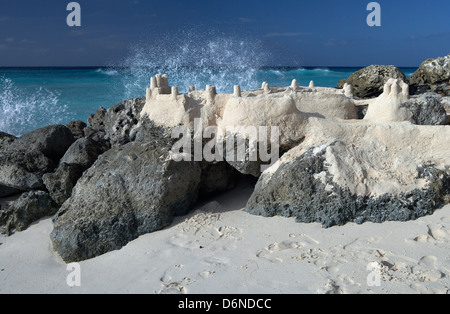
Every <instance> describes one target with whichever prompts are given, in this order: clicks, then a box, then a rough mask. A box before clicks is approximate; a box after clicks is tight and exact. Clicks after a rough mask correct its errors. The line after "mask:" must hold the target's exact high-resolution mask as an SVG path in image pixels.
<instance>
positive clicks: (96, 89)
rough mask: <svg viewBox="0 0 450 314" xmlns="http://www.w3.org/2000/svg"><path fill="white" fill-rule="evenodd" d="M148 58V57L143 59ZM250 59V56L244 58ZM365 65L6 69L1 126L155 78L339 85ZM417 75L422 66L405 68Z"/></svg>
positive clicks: (60, 114) (80, 114)
mask: <svg viewBox="0 0 450 314" xmlns="http://www.w3.org/2000/svg"><path fill="white" fill-rule="evenodd" d="M141 61H142V60H141ZM244 61H245V60H244ZM359 69H361V67H266V66H253V65H251V64H250V66H247V65H246V64H245V62H243V63H241V64H239V65H238V66H235V65H233V66H227V65H223V64H220V65H213V66H211V65H208V64H199V63H197V64H195V65H193V66H186V65H179V64H176V63H173V62H171V63H170V64H167V63H166V64H162V65H157V66H152V65H150V66H147V65H146V64H145V63H144V62H138V63H135V64H132V65H131V66H108V67H43V68H37V67H34V68H25V67H19V68H11V67H7V68H0V131H2V132H6V133H9V134H13V135H16V136H20V135H23V134H26V133H28V132H30V131H32V130H35V129H38V128H41V127H44V126H46V125H52V124H66V123H68V122H70V121H75V120H82V121H85V122H86V121H87V118H88V116H89V115H90V114H92V113H94V112H95V111H96V110H97V109H98V108H99V107H104V108H106V109H108V108H110V107H112V106H114V105H116V104H118V103H120V102H121V101H123V100H125V99H129V98H137V97H143V96H145V89H146V88H147V87H148V86H149V84H150V77H151V76H154V75H156V74H159V73H161V74H168V75H169V84H170V85H171V86H178V87H179V90H180V92H187V90H188V86H195V87H196V89H204V88H205V86H206V85H207V84H210V85H214V86H216V89H217V91H218V92H219V93H232V92H233V86H234V85H241V89H242V90H252V89H256V88H260V87H261V84H262V82H264V81H265V82H268V83H269V85H270V86H289V85H290V84H291V82H292V80H293V79H297V81H298V82H299V85H302V86H307V85H309V82H310V81H311V80H313V81H314V82H315V84H316V86H324V87H336V85H337V82H338V81H339V80H341V79H343V78H348V77H349V76H350V75H351V74H352V73H353V72H355V71H357V70H359ZM400 69H401V70H402V71H403V72H404V73H405V74H406V76H411V75H412V73H414V71H415V70H416V69H417V68H400Z"/></svg>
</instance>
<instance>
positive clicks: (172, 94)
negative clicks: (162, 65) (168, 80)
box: [171, 86, 178, 99]
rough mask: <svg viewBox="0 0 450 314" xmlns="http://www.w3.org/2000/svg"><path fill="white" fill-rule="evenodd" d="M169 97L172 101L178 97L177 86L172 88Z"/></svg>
mask: <svg viewBox="0 0 450 314" xmlns="http://www.w3.org/2000/svg"><path fill="white" fill-rule="evenodd" d="M171 96H172V98H173V99H177V96H178V87H177V86H172V90H171Z"/></svg>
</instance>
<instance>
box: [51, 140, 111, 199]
mask: <svg viewBox="0 0 450 314" xmlns="http://www.w3.org/2000/svg"><path fill="white" fill-rule="evenodd" d="M108 149H109V145H108V143H107V142H106V141H105V140H103V143H99V142H96V141H94V140H92V139H90V138H81V139H79V140H77V141H76V142H75V143H73V144H72V146H70V148H69V149H68V150H67V152H66V153H65V154H64V156H63V158H62V159H61V162H60V164H59V166H58V168H57V169H56V171H55V172H54V173H47V174H45V175H44V176H43V180H44V184H45V186H46V187H47V189H48V191H49V192H50V195H51V197H52V198H53V199H54V200H55V202H56V203H57V204H59V205H62V204H63V203H64V202H65V201H66V200H67V199H68V198H69V197H70V196H71V195H72V189H73V187H74V186H75V184H76V183H77V181H78V179H80V178H81V176H82V174H83V172H84V171H86V170H87V169H89V168H90V167H91V166H92V165H93V164H94V162H95V161H96V160H97V158H98V156H99V155H101V154H103V153H104V152H105V151H107V150H108Z"/></svg>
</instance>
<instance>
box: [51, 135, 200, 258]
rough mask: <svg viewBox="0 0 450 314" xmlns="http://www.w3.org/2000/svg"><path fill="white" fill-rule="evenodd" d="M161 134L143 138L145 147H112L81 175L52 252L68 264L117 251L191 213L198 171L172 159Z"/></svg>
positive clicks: (59, 219)
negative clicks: (157, 138) (156, 136)
mask: <svg viewBox="0 0 450 314" xmlns="http://www.w3.org/2000/svg"><path fill="white" fill-rule="evenodd" d="M154 133H155V135H156V134H157V133H158V132H157V131H154ZM164 134H165V133H164ZM164 134H162V133H161V134H159V140H158V141H156V140H151V139H149V138H148V137H146V138H147V142H145V143H140V142H132V143H128V144H126V145H123V146H120V147H114V148H112V149H111V150H109V151H107V152H106V153H104V154H103V155H101V156H100V157H99V159H98V160H97V161H96V162H95V163H94V165H93V166H92V167H91V168H89V170H87V171H86V172H85V173H84V174H83V176H82V177H81V179H80V180H79V181H78V183H77V185H76V186H75V188H74V189H73V193H72V196H71V197H70V199H68V200H67V201H66V202H65V203H64V204H63V205H62V207H61V209H60V210H59V212H58V213H57V215H56V216H55V218H54V230H53V231H52V233H51V239H52V242H53V247H54V248H55V250H56V251H57V252H58V253H59V254H60V255H61V257H62V258H63V259H64V260H65V261H66V262H72V261H81V260H85V259H89V258H92V257H95V256H98V255H101V254H104V253H106V252H109V251H111V250H116V249H119V248H121V247H122V246H124V245H126V244H127V243H128V242H129V241H131V240H134V239H136V238H137V237H138V236H140V235H142V234H145V233H149V232H153V231H156V230H159V229H161V228H164V227H166V226H167V225H169V224H170V223H171V222H172V220H173V217H174V216H175V215H183V214H186V213H187V212H188V211H189V210H190V209H191V208H192V206H193V204H194V203H195V201H196V199H197V194H198V190H199V185H200V176H201V169H200V166H199V165H198V164H197V163H194V162H175V161H173V160H171V158H170V154H169V151H170V149H171V145H172V144H173V141H172V140H171V139H170V137H169V138H167V137H165V136H164ZM149 140H151V141H149Z"/></svg>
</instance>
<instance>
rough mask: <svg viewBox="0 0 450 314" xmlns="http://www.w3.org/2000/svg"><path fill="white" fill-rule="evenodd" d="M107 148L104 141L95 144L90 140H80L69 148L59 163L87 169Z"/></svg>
mask: <svg viewBox="0 0 450 314" xmlns="http://www.w3.org/2000/svg"><path fill="white" fill-rule="evenodd" d="M109 148H110V147H109V145H108V143H107V142H106V141H100V142H97V141H95V140H93V139H91V138H81V139H79V140H77V141H76V142H75V143H73V144H72V145H71V146H70V147H69V149H68V150H67V151H66V153H65V154H64V156H63V157H62V158H61V163H66V164H78V165H81V166H82V167H84V168H85V169H88V168H89V167H90V166H92V164H93V163H94V162H95V161H96V160H97V158H98V156H99V155H101V154H103V153H104V152H105V151H107V150H108V149H109Z"/></svg>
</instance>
